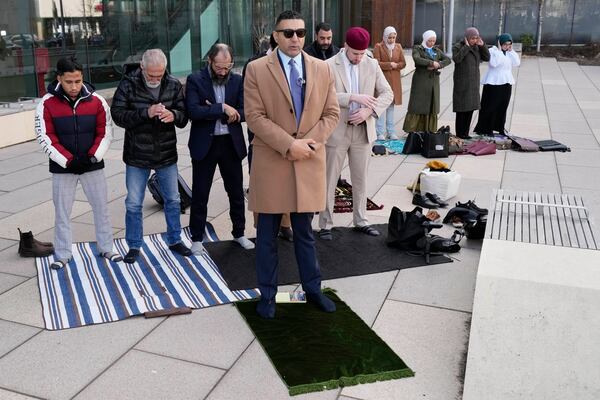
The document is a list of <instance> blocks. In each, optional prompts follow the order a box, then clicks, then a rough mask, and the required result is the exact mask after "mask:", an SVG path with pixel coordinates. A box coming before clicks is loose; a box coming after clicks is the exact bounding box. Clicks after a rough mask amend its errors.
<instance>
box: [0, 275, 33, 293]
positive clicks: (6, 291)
mask: <svg viewBox="0 0 600 400" xmlns="http://www.w3.org/2000/svg"><path fill="white" fill-rule="evenodd" d="M2 273H3V274H8V275H14V276H18V277H20V278H28V279H25V280H24V281H23V282H21V283H17V284H16V285H15V286H13V287H10V288H8V289H6V290H5V291H4V292H0V296H1V295H3V294H4V293H8V292H10V291H11V290H13V289H16V288H18V287H19V286H21V285H23V284H25V283H27V282H29V281H30V280H32V279H34V278H35V279H36V280H37V275H36V276H21V275H15V274H11V273H7V272H2Z"/></svg>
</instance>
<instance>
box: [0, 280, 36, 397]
mask: <svg viewBox="0 0 600 400" xmlns="http://www.w3.org/2000/svg"><path fill="white" fill-rule="evenodd" d="M0 319H4V320H7V321H13V322H18V323H21V324H25V325H30V326H34V327H38V328H44V319H43V316H42V303H41V302H40V290H39V287H38V283H37V277H34V278H30V279H29V280H28V281H27V282H24V283H22V284H20V285H18V286H17V287H15V288H12V289H11V290H9V291H7V292H5V293H3V294H1V295H0ZM0 361H1V360H0ZM0 364H1V362H0ZM1 369H2V367H1V366H0V370H1ZM0 382H1V374H0ZM0 386H2V384H1V383H0Z"/></svg>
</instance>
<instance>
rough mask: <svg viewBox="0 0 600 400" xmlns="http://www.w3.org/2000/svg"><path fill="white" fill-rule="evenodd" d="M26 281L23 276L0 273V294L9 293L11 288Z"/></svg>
mask: <svg viewBox="0 0 600 400" xmlns="http://www.w3.org/2000/svg"><path fill="white" fill-rule="evenodd" d="M26 280H27V278H26V277H24V276H17V275H12V274H5V273H2V272H0V294H2V293H4V292H7V291H9V290H10V289H12V288H13V287H15V286H17V285H19V284H21V283H23V282H25V281H26Z"/></svg>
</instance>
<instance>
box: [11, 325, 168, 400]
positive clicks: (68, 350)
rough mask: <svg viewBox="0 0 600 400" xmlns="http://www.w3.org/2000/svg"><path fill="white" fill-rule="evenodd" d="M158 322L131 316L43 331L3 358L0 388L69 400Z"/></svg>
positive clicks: (122, 388)
mask: <svg viewBox="0 0 600 400" xmlns="http://www.w3.org/2000/svg"><path fill="white" fill-rule="evenodd" d="M160 321H161V319H143V318H131V319H128V320H124V321H119V322H117V323H112V324H100V325H93V326H86V327H84V328H77V329H65V330H61V331H55V332H52V331H44V332H42V333H40V334H39V335H37V336H35V337H34V338H32V339H31V340H29V341H28V342H27V343H25V344H23V345H22V346H20V347H19V348H17V349H15V350H14V351H12V352H10V353H9V354H7V355H6V356H4V357H2V358H1V359H0V371H2V372H3V373H2V374H0V386H2V387H5V388H7V389H11V390H16V391H19V392H21V393H27V394H31V395H33V396H39V397H44V398H51V399H70V398H72V397H73V396H74V395H75V394H77V393H78V392H79V391H80V390H81V389H83V388H84V387H85V386H87V385H88V384H89V383H90V382H91V381H92V380H94V379H95V378H96V377H97V376H98V375H100V374H101V373H102V372H103V371H104V370H105V369H106V368H108V367H109V366H110V365H112V364H113V363H114V362H115V361H117V360H118V359H119V358H120V357H121V356H122V355H123V354H125V353H126V352H127V351H128V350H129V349H130V348H131V346H133V345H134V344H135V343H137V342H138V341H139V340H140V339H141V338H142V337H144V336H145V335H146V334H148V332H150V331H151V330H152V329H154V328H155V327H156V325H158V324H159V323H160ZM126 387H127V386H123V387H121V390H124V389H125V388H126Z"/></svg>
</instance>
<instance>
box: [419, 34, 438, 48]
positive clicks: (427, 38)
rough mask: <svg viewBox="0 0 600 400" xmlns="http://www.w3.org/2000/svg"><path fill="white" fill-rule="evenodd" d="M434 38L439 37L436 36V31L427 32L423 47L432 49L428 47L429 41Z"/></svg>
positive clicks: (424, 36)
mask: <svg viewBox="0 0 600 400" xmlns="http://www.w3.org/2000/svg"><path fill="white" fill-rule="evenodd" d="M432 37H437V35H436V34H435V32H434V31H425V32H424V33H423V42H422V43H421V44H422V45H423V47H425V48H426V49H430V48H431V47H428V46H427V41H428V40H429V39H431V38H432Z"/></svg>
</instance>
